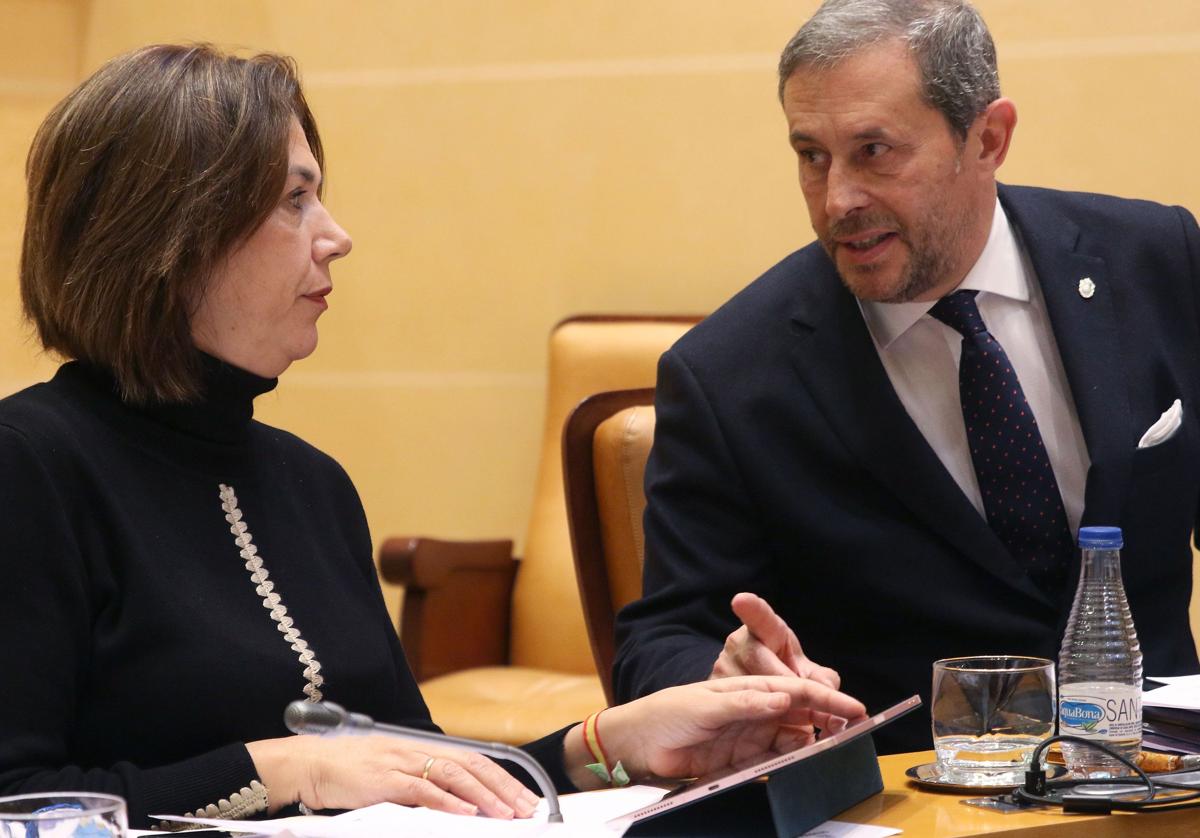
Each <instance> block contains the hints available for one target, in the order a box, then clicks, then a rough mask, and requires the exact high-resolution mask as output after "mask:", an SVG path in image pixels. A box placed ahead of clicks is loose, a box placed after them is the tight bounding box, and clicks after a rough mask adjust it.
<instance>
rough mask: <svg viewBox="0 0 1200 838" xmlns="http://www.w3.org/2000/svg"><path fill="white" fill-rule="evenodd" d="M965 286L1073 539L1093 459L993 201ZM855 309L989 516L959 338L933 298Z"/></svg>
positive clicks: (918, 419) (1041, 314)
mask: <svg viewBox="0 0 1200 838" xmlns="http://www.w3.org/2000/svg"><path fill="white" fill-rule="evenodd" d="M970 289H974V290H977V291H978V292H979V294H978V295H977V296H976V298H975V299H976V301H977V303H978V305H979V312H980V314H981V315H982V316H983V322H984V323H985V324H986V325H987V328H988V331H989V332H991V333H992V335H993V336H994V337H995V338H996V340H998V341H999V342H1000V345H1001V346H1003V347H1004V351H1005V352H1006V353H1007V354H1008V359H1009V361H1011V362H1012V366H1013V369H1014V370H1015V371H1016V373H1017V378H1018V380H1019V381H1020V382H1021V389H1022V390H1023V391H1024V392H1025V399H1026V401H1028V402H1029V406H1030V409H1032V410H1033V415H1034V418H1036V419H1037V424H1038V429H1039V430H1040V431H1041V434H1042V440H1043V442H1045V445H1046V451H1047V453H1048V454H1049V455H1050V465H1051V467H1052V468H1053V469H1054V477H1055V479H1056V480H1057V481H1058V489H1059V492H1060V494H1061V495H1062V500H1063V506H1064V507H1065V509H1066V512H1067V522H1068V524H1069V525H1070V528H1071V533H1072V536H1074V534H1075V533H1076V532H1077V531H1078V529H1079V519H1080V517H1081V516H1082V515H1083V489H1084V481H1085V480H1086V478H1087V471H1088V467H1089V466H1090V465H1091V461H1090V459H1089V458H1088V453H1087V447H1086V445H1085V444H1084V441H1083V432H1082V431H1081V430H1080V428H1079V415H1078V414H1077V413H1076V411H1075V402H1074V400H1073V399H1072V398H1071V390H1070V388H1069V387H1068V385H1067V376H1066V373H1065V372H1064V370H1063V365H1062V358H1061V357H1060V356H1059V353H1058V345H1057V344H1056V343H1055V340H1054V332H1053V330H1052V329H1051V326H1050V319H1049V317H1048V315H1047V313H1046V303H1045V300H1044V299H1043V298H1042V292H1041V288H1040V286H1039V285H1038V282H1037V277H1036V275H1035V274H1034V271H1033V266H1032V265H1031V264H1030V262H1029V257H1028V255H1027V254H1026V253H1025V250H1024V248H1023V247H1021V245H1020V243H1019V242H1018V240H1017V237H1016V235H1015V234H1014V232H1013V229H1012V227H1011V226H1010V225H1009V222H1008V217H1007V216H1006V215H1005V214H1004V209H1003V208H1002V207H1001V206H1000V202H999V200H997V201H996V210H995V213H994V215H993V216H992V230H991V233H990V234H989V235H988V240H987V244H986V245H985V246H984V248H983V252H982V253H981V254H980V255H979V259H978V261H976V263H975V265H974V266H973V267H972V268H971V270H970V272H968V273H967V275H966V277H965V278H964V279H963V281H962V282H961V283H960V284H959V286H958V288H957V289H955V290H960V291H961V290H970ZM859 306H860V308H861V309H862V313H863V318H864V319H865V320H866V322H867V328H868V329H869V330H870V332H871V338H872V340H873V341H874V342H875V349H876V351H877V352H878V353H879V359H880V360H881V361H882V362H883V368H884V369H885V370H886V371H887V374H888V378H890V379H891V382H892V386H893V387H894V388H895V390H896V394H897V395H898V396H899V397H900V401H901V402H902V403H903V404H904V407H905V409H906V410H907V411H908V415H909V416H911V417H912V420H913V422H915V423H916V425H917V428H918V429H919V430H920V431H921V433H922V434H923V435H924V437H925V439H926V441H928V442H929V445H930V446H931V447H932V448H933V450H934V452H935V453H936V454H937V456H938V459H940V460H941V461H942V465H944V466H945V467H946V470H947V471H948V472H950V476H951V477H953V478H954V482H956V483H957V484H958V485H959V488H961V489H962V491H963V494H965V495H966V496H967V498H969V499H970V501H971V502H972V503H973V504H975V508H976V509H978V510H979V514H980V515H983V516H984V517H985V518H986V517H987V514H986V512H985V511H984V508H983V497H982V495H981V494H980V492H979V482H978V480H976V478H975V467H974V465H973V464H972V462H971V452H970V449H969V448H968V446H967V431H966V426H965V425H964V423H963V415H962V404H961V402H960V401H959V396H958V360H959V355H960V354H961V353H962V335H961V334H959V333H958V332H957V331H955V330H954V329H953V328H951V327H950V326H947V325H946V324H945V323H942V322H941V321H940V320H938V319H937V318H935V317H933V316H932V315H931V314H929V313H928V312H929V309H931V308H933V303H932V302H925V303H875V302H867V301H860V303H859Z"/></svg>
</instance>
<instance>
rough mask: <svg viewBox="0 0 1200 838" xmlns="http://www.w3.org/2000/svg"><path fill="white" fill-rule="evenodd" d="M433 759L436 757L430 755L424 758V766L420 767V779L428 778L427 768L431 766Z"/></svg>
mask: <svg viewBox="0 0 1200 838" xmlns="http://www.w3.org/2000/svg"><path fill="white" fill-rule="evenodd" d="M434 759H436V757H430V758H429V759H427V760H425V767H424V768H422V769H421V779H422V780H428V779H429V769H430V768H433V761H434Z"/></svg>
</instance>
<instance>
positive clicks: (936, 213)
mask: <svg viewBox="0 0 1200 838" xmlns="http://www.w3.org/2000/svg"><path fill="white" fill-rule="evenodd" d="M955 215H956V213H954V212H953V211H951V210H949V208H948V207H946V206H944V205H940V206H939V207H938V208H936V209H934V210H932V211H931V212H930V213H929V215H928V216H927V217H926V218H925V223H924V224H922V225H921V228H920V229H917V230H909V229H908V228H907V227H906V226H905V225H903V224H901V223H900V220H899V219H898V218H896V217H895V216H893V215H891V214H890V213H885V212H870V213H866V214H863V215H854V216H850V217H849V218H844V219H841V220H840V221H836V222H834V223H833V224H832V225H831V226H830V228H829V230H828V231H827V232H826V234H825V235H824V236H822V237H821V246H822V247H824V248H825V252H826V253H827V254H828V255H829V258H830V261H832V262H833V264H834V267H836V268H837V272H838V277H839V278H840V279H841V280H842V284H843V285H845V286H846V288H847V289H848V290H849V291H850V293H851V294H853V295H854V296H856V297H858V298H859V299H863V300H870V301H872V302H879V303H908V302H912V301H913V300H915V299H917V298H918V297H920V296H922V295H924V294H926V293H928V292H929V291H931V290H932V289H934V288H937V287H938V286H939V285H942V284H944V283H945V282H947V281H948V279H949V278H950V277H949V276H948V275H949V273H950V271H951V270H953V269H954V257H955V256H956V255H957V254H958V252H959V250H960V248H961V247H962V241H963V239H964V238H965V237H966V231H967V229H969V227H970V225H971V218H970V217H969V214H968V213H965V212H960V213H957V218H955ZM875 229H884V230H891V231H893V232H894V233H895V234H896V238H897V239H898V243H899V244H903V245H904V246H905V247H906V248H907V249H908V261H907V263H906V264H905V265H904V267H903V269H902V271H901V274H900V276H899V277H898V278H897V280H896V282H895V284H894V285H893V287H890V288H881V289H877V291H874V292H872V293H870V294H869V295H867V296H864V294H865V293H866V292H867V289H868V287H869V286H868V285H867V284H866V283H864V282H862V278H863V277H864V276H865V275H868V274H871V273H874V272H877V271H879V270H883V269H884V267H885V266H882V265H865V266H859V267H857V268H854V269H852V270H854V272H855V274H854V275H852V276H850V277H847V275H846V274H845V273H843V272H842V269H841V267H840V266H838V264H837V259H836V257H835V255H834V254H835V252H836V249H837V247H839V246H842V247H844V246H845V245H838V243H837V242H836V241H835V239H836V238H840V237H846V236H853V235H854V234H856V233H859V232H862V231H866V230H875ZM959 279H961V277H959Z"/></svg>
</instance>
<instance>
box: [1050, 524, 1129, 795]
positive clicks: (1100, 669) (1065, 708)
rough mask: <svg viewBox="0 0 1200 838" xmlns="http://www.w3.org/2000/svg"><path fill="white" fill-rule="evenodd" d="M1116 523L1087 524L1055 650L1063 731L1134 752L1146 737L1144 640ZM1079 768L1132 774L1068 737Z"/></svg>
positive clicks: (1071, 758)
mask: <svg viewBox="0 0 1200 838" xmlns="http://www.w3.org/2000/svg"><path fill="white" fill-rule="evenodd" d="M1123 545H1124V539H1123V538H1122V535H1121V529H1120V528H1119V527H1082V528H1081V529H1080V530H1079V546H1080V548H1081V549H1082V550H1083V568H1082V570H1081V572H1080V574H1079V587H1078V588H1076V590H1075V602H1074V604H1073V605H1072V606H1071V619H1070V620H1069V621H1068V622H1067V631H1066V634H1065V635H1063V642H1062V650H1061V651H1060V652H1059V656H1058V732H1059V733H1060V734H1066V735H1071V736H1080V737H1083V738H1085V739H1089V740H1091V741H1093V742H1099V743H1101V744H1103V745H1106V746H1108V747H1109V748H1112V749H1113V750H1115V751H1117V752H1118V753H1120V754H1122V755H1123V756H1125V757H1127V758H1128V759H1131V760H1132V759H1133V758H1134V757H1135V756H1136V755H1137V752H1138V749H1139V748H1140V747H1141V744H1142V647H1141V645H1140V644H1139V643H1138V639H1137V632H1136V631H1135V630H1134V628H1133V617H1132V616H1131V615H1130V613H1129V601H1128V600H1127V599H1126V598H1125V586H1124V585H1122V584H1121V547H1122V546H1123ZM1062 750H1063V758H1064V759H1065V760H1066V763H1067V767H1068V768H1069V769H1071V772H1072V773H1073V774H1075V775H1076V776H1090V777H1103V776H1110V777H1112V776H1119V775H1122V774H1128V773H1130V772H1129V769H1127V768H1125V767H1124V766H1123V765H1121V763H1119V762H1117V761H1116V760H1115V759H1112V758H1111V757H1109V756H1107V755H1106V754H1104V753H1102V752H1101V751H1099V750H1096V749H1094V748H1089V747H1086V746H1083V745H1074V744H1070V743H1067V742H1064V743H1063V746H1062Z"/></svg>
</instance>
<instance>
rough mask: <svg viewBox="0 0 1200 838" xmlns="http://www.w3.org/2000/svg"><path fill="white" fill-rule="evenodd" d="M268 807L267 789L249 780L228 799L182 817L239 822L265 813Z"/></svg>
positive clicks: (256, 781) (257, 782)
mask: <svg viewBox="0 0 1200 838" xmlns="http://www.w3.org/2000/svg"><path fill="white" fill-rule="evenodd" d="M268 805H269V803H268V800H267V787H266V786H264V785H263V784H262V783H260V782H259V781H258V780H251V781H250V785H248V786H242V788H241V789H240V790H238V791H235V792H234V793H233V794H231V795H229V798H228V799H225V798H222V799H220V800H218V801H217V802H216V803H210V804H208V805H207V806H204V807H201V808H199V809H197V810H196V811H194V812H188V813H187V814H185V815H184V817H186V818H220V819H221V820H228V821H241V820H245V819H247V818H250V817H253V816H254V815H257V814H258V813H259V812H265V811H267V807H268ZM191 828H193V829H194V828H195V827H194V826H192V827H191Z"/></svg>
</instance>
